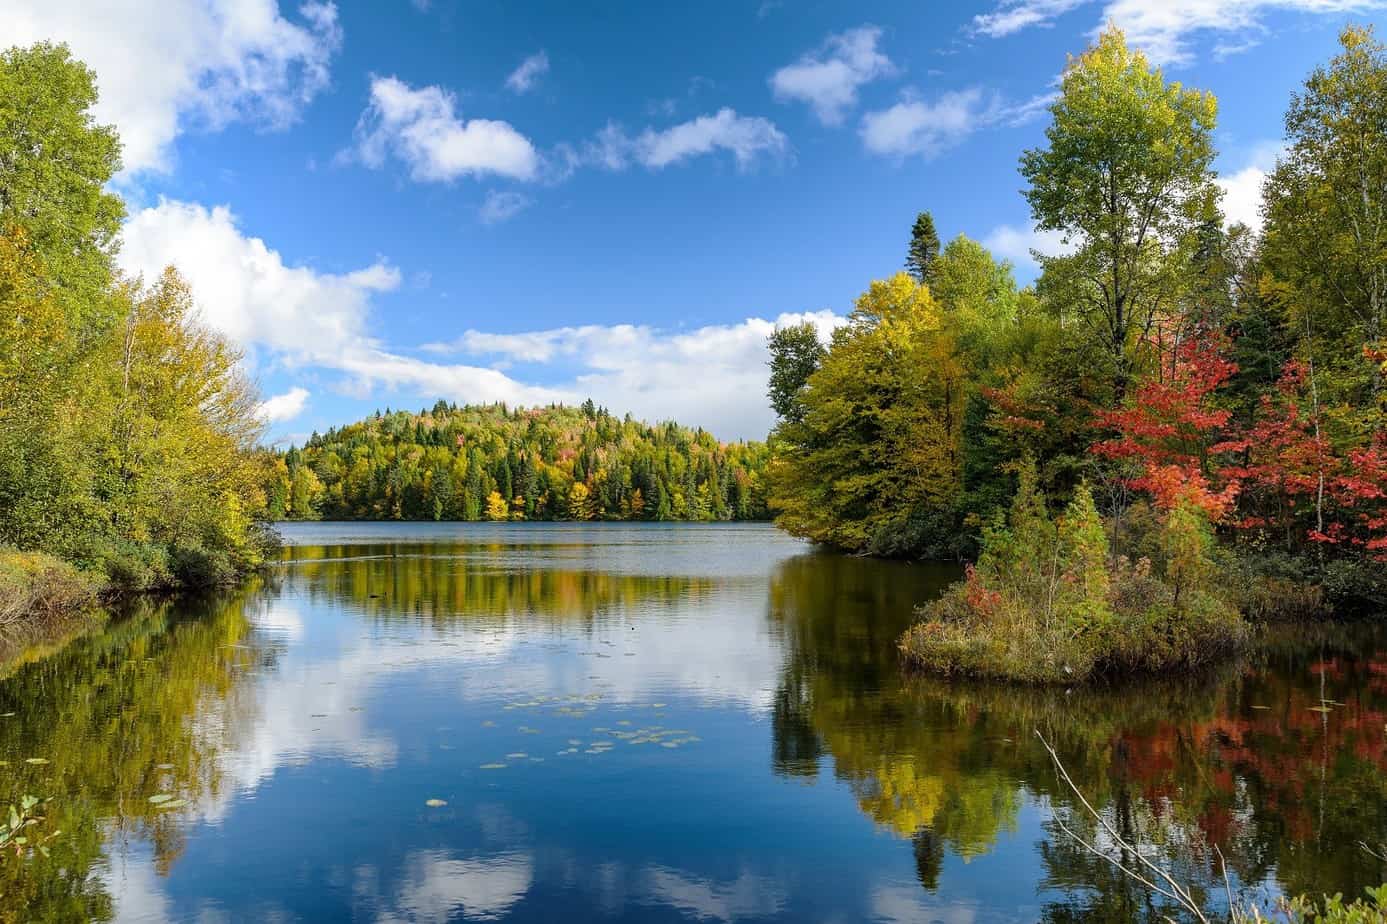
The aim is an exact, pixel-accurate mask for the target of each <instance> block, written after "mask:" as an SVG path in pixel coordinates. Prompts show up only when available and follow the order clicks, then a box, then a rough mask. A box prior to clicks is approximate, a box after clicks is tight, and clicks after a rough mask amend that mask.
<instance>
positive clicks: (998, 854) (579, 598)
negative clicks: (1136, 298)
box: [0, 523, 1387, 924]
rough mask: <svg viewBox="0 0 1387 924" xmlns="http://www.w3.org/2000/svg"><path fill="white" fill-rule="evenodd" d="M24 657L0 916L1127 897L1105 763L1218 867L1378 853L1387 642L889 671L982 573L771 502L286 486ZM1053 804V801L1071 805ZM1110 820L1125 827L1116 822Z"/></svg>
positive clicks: (881, 909) (1351, 638) (246, 915)
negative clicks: (324, 492)
mask: <svg viewBox="0 0 1387 924" xmlns="http://www.w3.org/2000/svg"><path fill="white" fill-rule="evenodd" d="M283 532H284V534H285V536H286V539H287V541H288V542H289V543H290V545H289V547H288V548H286V550H285V553H284V562H283V564H282V565H281V566H279V567H278V568H276V569H275V570H274V573H273V574H271V575H270V576H268V577H267V578H266V579H264V580H257V581H256V582H255V583H253V584H252V585H251V586H248V587H246V588H242V589H240V590H238V591H236V592H235V593H231V594H227V595H222V596H219V597H215V598H210V599H206V600H199V601H181V602H170V601H163V602H154V601H145V602H143V603H140V604H138V605H135V606H132V607H130V608H129V609H130V611H129V612H125V613H122V614H120V615H119V616H116V617H113V618H112V619H111V620H109V621H107V622H105V623H103V624H100V625H97V626H94V627H90V628H86V629H83V628H80V627H79V628H74V629H72V630H71V633H70V634H71V638H70V639H68V640H66V642H65V644H59V643H58V642H50V643H48V644H47V645H45V646H42V647H38V648H35V649H32V650H30V651H27V652H25V653H24V654H23V655H22V656H21V657H20V658H18V660H16V661H15V662H14V663H13V664H12V665H11V667H10V668H9V669H8V672H7V673H6V675H5V676H4V677H3V679H0V713H3V714H4V715H3V717H0V759H3V760H4V761H5V765H4V766H3V767H0V779H3V790H2V791H0V799H2V800H4V801H5V802H14V801H18V799H19V797H20V796H21V795H23V794H26V793H27V794H33V795H35V796H39V797H46V798H50V799H51V801H50V802H49V803H47V804H46V806H45V807H44V809H43V813H44V821H43V822H41V823H40V824H38V825H36V826H34V827H33V828H32V829H31V831H32V832H33V836H34V837H35V838H40V837H44V836H46V835H49V834H52V833H53V832H54V831H58V832H60V833H58V834H57V835H56V836H53V837H51V839H49V840H47V841H45V846H47V847H48V849H49V856H48V857H42V856H40V855H37V854H35V855H34V856H33V857H32V858H30V859H28V860H22V861H21V860H18V859H16V858H15V857H13V856H0V920H40V919H41V920H50V921H68V920H85V919H99V920H120V921H194V920H196V921H247V920H257V921H261V920H263V921H381V922H385V921H425V922H443V921H552V920H559V919H562V920H564V921H604V922H615V921H704V922H719V921H722V922H732V921H769V920H777V921H822V922H848V921H884V922H906V921H912V922H913V921H944V922H960V924H961V922H985V921H1035V920H1049V921H1056V922H1061V921H1130V920H1147V919H1149V920H1156V919H1157V917H1156V916H1157V913H1158V912H1159V911H1160V910H1161V906H1159V905H1157V904H1154V903H1153V901H1152V898H1151V896H1149V895H1148V894H1147V893H1146V892H1145V891H1143V890H1142V889H1140V888H1136V887H1133V886H1132V884H1131V883H1130V882H1128V881H1127V880H1125V879H1124V878H1123V877H1121V876H1120V875H1119V874H1116V873H1115V871H1114V870H1113V868H1112V867H1111V866H1110V865H1108V864H1107V863H1105V862H1104V861H1102V860H1100V859H1097V858H1095V857H1093V856H1091V855H1090V854H1088V853H1087V852H1086V851H1085V850H1084V849H1083V848H1082V847H1079V846H1077V845H1076V843H1075V842H1074V840H1073V839H1072V838H1071V837H1070V835H1068V834H1066V833H1065V832H1064V831H1063V830H1062V829H1061V828H1060V826H1059V824H1060V822H1063V823H1064V824H1065V825H1066V826H1067V827H1069V828H1070V829H1071V830H1073V831H1075V832H1076V833H1078V834H1080V835H1082V836H1085V837H1092V836H1095V825H1094V824H1093V823H1092V821H1091V819H1088V818H1087V817H1086V816H1084V815H1083V814H1082V813H1080V812H1076V811H1075V800H1074V798H1073V797H1072V794H1071V793H1070V792H1069V791H1068V790H1067V789H1066V787H1065V786H1064V785H1063V784H1062V783H1060V782H1059V781H1058V780H1057V777H1056V773H1055V771H1054V769H1053V767H1052V765H1051V763H1050V760H1049V757H1048V755H1047V754H1046V752H1045V751H1044V749H1043V747H1042V746H1041V744H1040V742H1039V741H1038V740H1037V737H1036V734H1035V733H1036V731H1037V730H1039V731H1041V732H1043V733H1044V734H1045V736H1046V737H1047V738H1048V739H1049V740H1050V741H1052V742H1053V743H1054V744H1055V746H1056V747H1057V749H1058V751H1059V753H1060V754H1061V756H1062V758H1063V760H1064V763H1065V765H1066V766H1067V768H1068V770H1069V772H1070V773H1071V775H1072V776H1073V778H1074V780H1075V782H1076V783H1077V784H1078V785H1079V786H1080V787H1081V788H1082V789H1083V791H1084V793H1085V795H1087V797H1088V798H1089V799H1090V800H1091V801H1093V803H1094V804H1095V805H1097V806H1100V807H1101V809H1102V811H1103V812H1104V814H1105V817H1106V818H1107V819H1109V820H1110V821H1111V823H1112V824H1113V825H1114V826H1115V827H1116V828H1117V829H1118V830H1120V831H1122V832H1124V833H1125V834H1126V835H1127V836H1128V837H1130V838H1133V839H1136V840H1140V841H1141V842H1142V843H1143V844H1145V845H1147V849H1148V850H1149V852H1150V854H1151V855H1152V856H1154V857H1158V858H1160V859H1162V860H1163V861H1165V862H1167V863H1169V864H1171V866H1172V867H1173V868H1174V869H1175V870H1176V871H1177V874H1178V875H1179V876H1180V877H1181V878H1182V879H1183V880H1185V881H1186V882H1188V883H1190V884H1191V886H1192V887H1193V888H1194V889H1195V890H1196V891H1197V892H1198V893H1199V894H1201V895H1203V894H1205V893H1207V894H1209V895H1211V896H1213V897H1212V898H1211V899H1210V900H1211V901H1213V902H1214V903H1217V902H1218V901H1220V900H1221V899H1220V898H1219V897H1218V896H1221V895H1222V894H1223V888H1224V887H1223V876H1222V868H1221V867H1220V866H1219V865H1218V863H1217V859H1216V857H1215V855H1214V854H1213V850H1212V848H1213V846H1214V845H1217V846H1218V847H1220V848H1221V850H1222V852H1223V853H1224V854H1225V855H1226V856H1227V861H1228V869H1229V875H1230V879H1231V881H1232V884H1233V888H1235V889H1238V890H1245V891H1247V892H1248V894H1251V895H1254V896H1260V897H1261V898H1262V899H1264V900H1265V899H1268V898H1270V897H1272V896H1274V895H1276V894H1278V893H1279V891H1281V890H1283V889H1284V890H1290V891H1300V890H1306V889H1309V890H1313V891H1316V892H1321V891H1329V892H1334V891H1342V892H1344V893H1346V894H1350V895H1355V894H1358V893H1359V892H1361V890H1362V889H1363V887H1365V886H1367V885H1370V884H1377V883H1380V882H1382V881H1383V880H1384V879H1387V870H1384V868H1383V864H1382V863H1381V862H1380V861H1379V860H1377V859H1375V858H1374V857H1373V856H1372V855H1370V854H1369V853H1367V852H1366V851H1365V850H1363V849H1362V848H1361V847H1359V846H1358V842H1359V841H1365V842H1367V843H1369V844H1380V843H1381V842H1383V841H1385V840H1387V772H1384V771H1387V740H1385V738H1384V736H1385V735H1387V645H1385V644H1384V637H1383V635H1382V634H1381V633H1380V632H1379V631H1377V630H1375V629H1374V628H1372V627H1327V628H1324V629H1322V630H1320V629H1314V630H1311V629H1305V628H1301V629H1298V630H1295V631H1293V632H1280V633H1275V634H1272V635H1270V636H1269V637H1268V638H1267V639H1266V640H1265V642H1264V644H1262V645H1261V646H1260V647H1259V650H1258V651H1257V652H1256V653H1255V654H1254V655H1253V656H1252V657H1250V658H1249V659H1248V660H1246V661H1244V662H1242V663H1239V664H1235V665H1229V666H1227V667H1226V668H1224V669H1221V670H1219V671H1217V672H1215V673H1212V674H1208V675H1203V676H1199V677H1192V678H1183V679H1179V680H1173V681H1165V682H1162V683H1149V682H1148V683H1143V684H1138V685H1135V686H1131V685H1129V686H1126V687H1121V688H1114V689H1088V690H1072V691H1065V690H1033V689H1020V688H1015V687H1009V686H1003V685H980V684H972V683H944V682H940V681H937V680H932V679H928V678H920V677H910V676H907V675H905V674H903V673H902V672H901V670H900V668H899V665H898V662H897V659H896V653H895V647H894V646H895V640H896V638H897V636H898V635H899V634H900V632H901V631H902V630H903V629H904V628H905V627H906V626H907V625H908V624H909V622H910V620H911V618H912V611H913V607H914V606H915V605H916V604H918V603H919V602H921V601H924V600H927V599H929V598H930V597H931V596H932V595H934V594H936V593H938V592H939V590H940V589H941V588H942V587H943V586H945V585H946V584H947V583H948V582H949V581H951V580H953V579H954V578H955V577H956V576H957V572H956V570H955V569H953V568H950V567H946V566H938V565H907V564H900V563H892V562H881V561H872V560H867V559H859V558H849V557H844V556H838V555H833V554H829V553H824V552H819V551H815V550H813V549H811V548H810V547H808V546H806V545H804V544H802V543H800V542H797V541H795V540H792V539H790V538H788V537H786V536H784V535H783V534H781V533H778V532H777V531H775V530H774V529H772V528H771V527H769V526H763V525H724V524H706V525H662V524H638V525H625V524H595V525H585V524H510V525H488V524H434V523H429V524H376V523H352V524H341V523H318V524H286V525H285V526H284V527H283ZM1057 818H1058V821H1057ZM1098 837H1099V840H1100V842H1103V843H1106V842H1107V841H1105V840H1103V837H1102V835H1098Z"/></svg>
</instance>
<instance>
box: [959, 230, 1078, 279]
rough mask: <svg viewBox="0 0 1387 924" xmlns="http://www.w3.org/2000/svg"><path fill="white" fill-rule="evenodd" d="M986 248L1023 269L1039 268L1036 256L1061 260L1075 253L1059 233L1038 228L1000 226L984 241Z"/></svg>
mask: <svg viewBox="0 0 1387 924" xmlns="http://www.w3.org/2000/svg"><path fill="white" fill-rule="evenodd" d="M982 242H983V245H984V246H985V247H987V249H988V250H990V251H992V253H993V254H994V255H996V256H998V257H1002V258H1004V259H1007V260H1010V261H1011V262H1012V263H1013V264H1015V265H1016V266H1019V267H1023V268H1029V269H1034V268H1036V267H1037V266H1038V264H1037V262H1036V259H1035V255H1036V254H1037V253H1038V254H1040V256H1042V257H1058V256H1062V255H1063V254H1066V253H1072V252H1073V249H1074V248H1073V246H1072V245H1069V244H1066V243H1065V242H1064V235H1063V234H1062V233H1061V232H1059V231H1041V230H1039V229H1038V228H1036V227H1034V226H1029V227H1020V228H1018V227H1016V226H1015V225H998V226H997V227H995V228H993V229H992V231H991V232H989V233H988V235H987V236H986V237H985V238H983V241H982Z"/></svg>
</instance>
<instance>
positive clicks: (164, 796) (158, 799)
mask: <svg viewBox="0 0 1387 924" xmlns="http://www.w3.org/2000/svg"><path fill="white" fill-rule="evenodd" d="M172 798H173V796H172V795H171V794H169V793H166V792H161V793H159V794H158V795H157V796H150V797H149V801H150V802H152V803H154V804H155V805H162V804H163V803H165V802H168V801H169V800H171V799H172Z"/></svg>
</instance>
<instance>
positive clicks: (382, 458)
mask: <svg viewBox="0 0 1387 924" xmlns="http://www.w3.org/2000/svg"><path fill="white" fill-rule="evenodd" d="M766 454H767V450H766V447H765V445H764V444H762V443H720V442H718V441H717V440H716V439H714V438H713V437H712V436H711V435H710V434H708V433H707V432H705V431H703V430H696V431H695V430H690V429H688V428H687V427H681V426H679V425H678V424H675V423H662V424H659V425H657V426H649V425H647V424H643V423H639V422H637V421H635V420H632V419H631V418H630V417H629V416H627V417H626V418H624V419H622V418H617V417H614V416H612V415H611V414H609V413H608V412H607V411H606V410H605V409H603V408H599V407H596V406H594V405H593V403H592V402H591V401H587V402H585V403H584V404H583V406H582V407H581V408H570V407H561V406H551V407H545V408H530V409H523V408H516V409H509V408H506V407H505V406H504V405H487V406H481V407H458V406H457V405H454V404H449V403H447V402H445V401H439V402H438V403H437V404H435V405H434V406H433V408H432V409H431V410H428V411H421V412H419V413H417V414H411V413H408V412H405V411H395V412H393V413H392V412H390V411H389V410H387V411H386V412H385V413H383V414H381V413H378V414H376V415H375V416H373V417H370V418H367V419H366V420H363V421H360V422H359V423H354V424H350V425H348V426H345V427H341V428H337V429H333V430H329V431H328V432H327V433H326V434H322V435H318V434H314V435H313V437H312V438H311V439H309V440H308V442H307V443H306V444H305V445H304V446H303V447H302V448H291V449H290V450H289V451H287V452H285V453H283V454H281V455H278V456H277V457H276V458H275V459H274V463H273V466H272V469H271V472H270V476H269V481H268V484H267V486H266V494H267V496H268V498H269V512H270V515H271V516H272V517H275V518H284V519H318V518H323V519H329V520H351V519H368V520H593V519H598V520H759V519H766V518H767V517H768V512H767V510H766V501H765V497H764V492H763V489H762V471H763V469H764V467H765V461H766Z"/></svg>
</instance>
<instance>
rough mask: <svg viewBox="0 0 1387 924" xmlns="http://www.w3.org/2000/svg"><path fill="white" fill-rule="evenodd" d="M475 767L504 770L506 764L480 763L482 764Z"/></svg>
mask: <svg viewBox="0 0 1387 924" xmlns="http://www.w3.org/2000/svg"><path fill="white" fill-rule="evenodd" d="M477 769H479V770H504V769H506V765H505V764H482V765H481V766H480V767H478V768H477Z"/></svg>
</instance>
